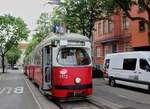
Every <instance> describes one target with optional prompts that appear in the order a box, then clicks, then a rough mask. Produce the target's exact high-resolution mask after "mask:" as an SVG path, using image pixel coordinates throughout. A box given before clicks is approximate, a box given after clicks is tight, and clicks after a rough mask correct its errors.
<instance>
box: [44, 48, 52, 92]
mask: <svg viewBox="0 0 150 109" xmlns="http://www.w3.org/2000/svg"><path fill="white" fill-rule="evenodd" d="M42 68H43V69H42V70H43V71H42V72H43V74H42V76H43V80H42V81H43V90H49V89H50V88H51V70H52V48H51V47H49V46H45V47H44V48H43V49H42Z"/></svg>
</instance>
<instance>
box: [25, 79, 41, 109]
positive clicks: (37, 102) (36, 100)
mask: <svg viewBox="0 0 150 109" xmlns="http://www.w3.org/2000/svg"><path fill="white" fill-rule="evenodd" d="M24 80H25V82H26V84H27V86H28V88H29V90H30V92H31V94H32V97H33V98H34V100H35V102H36V104H37V105H38V107H39V108H40V109H43V107H42V105H41V104H40V102H39V100H38V99H37V98H36V96H35V94H34V92H33V91H32V88H31V86H30V84H29V83H28V81H27V80H26V79H24Z"/></svg>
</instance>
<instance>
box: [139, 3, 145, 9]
mask: <svg viewBox="0 0 150 109" xmlns="http://www.w3.org/2000/svg"><path fill="white" fill-rule="evenodd" d="M138 7H139V11H145V7H144V4H143V3H139V6H138Z"/></svg>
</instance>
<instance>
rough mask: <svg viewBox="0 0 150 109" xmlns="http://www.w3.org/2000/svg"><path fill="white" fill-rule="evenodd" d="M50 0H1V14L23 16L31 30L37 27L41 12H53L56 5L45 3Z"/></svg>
mask: <svg viewBox="0 0 150 109" xmlns="http://www.w3.org/2000/svg"><path fill="white" fill-rule="evenodd" d="M47 1H48V0H0V15H4V14H11V15H13V16H16V17H17V16H19V17H21V18H22V19H23V20H24V21H25V23H26V24H27V25H28V26H29V28H30V30H34V29H35V27H36V21H37V19H38V18H39V16H40V14H41V12H48V13H51V12H52V10H53V7H54V5H44V4H45V3H46V2H47Z"/></svg>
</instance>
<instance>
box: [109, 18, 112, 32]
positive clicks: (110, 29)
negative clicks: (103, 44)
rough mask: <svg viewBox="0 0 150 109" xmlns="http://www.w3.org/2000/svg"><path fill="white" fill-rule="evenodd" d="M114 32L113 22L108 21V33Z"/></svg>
mask: <svg viewBox="0 0 150 109" xmlns="http://www.w3.org/2000/svg"><path fill="white" fill-rule="evenodd" d="M112 31H113V22H112V20H108V32H112Z"/></svg>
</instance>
